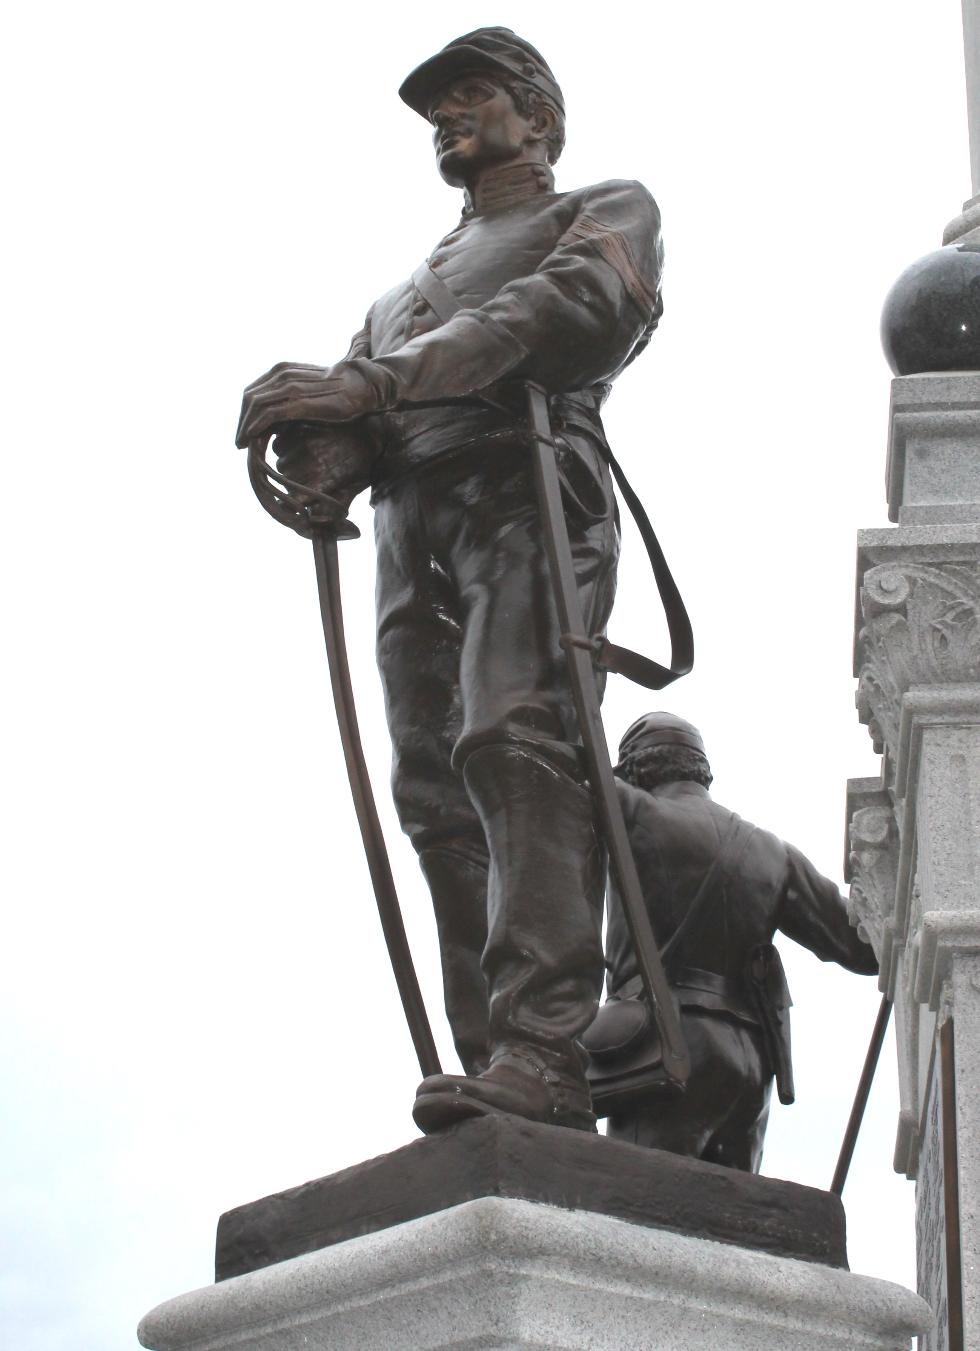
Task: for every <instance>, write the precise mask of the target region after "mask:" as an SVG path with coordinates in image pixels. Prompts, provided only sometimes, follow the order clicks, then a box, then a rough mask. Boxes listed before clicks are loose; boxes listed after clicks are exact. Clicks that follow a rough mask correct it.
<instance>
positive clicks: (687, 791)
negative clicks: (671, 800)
mask: <svg viewBox="0 0 980 1351" xmlns="http://www.w3.org/2000/svg"><path fill="white" fill-rule="evenodd" d="M649 791H650V792H651V793H652V794H653V796H654V797H710V796H711V794H710V793H709V792H708V790H707V788H705V787H703V785H702V784H700V783H694V782H693V781H692V780H691V779H681V780H680V781H675V782H674V783H658V784H657V786H656V787H655V788H651V789H650V790H649Z"/></svg>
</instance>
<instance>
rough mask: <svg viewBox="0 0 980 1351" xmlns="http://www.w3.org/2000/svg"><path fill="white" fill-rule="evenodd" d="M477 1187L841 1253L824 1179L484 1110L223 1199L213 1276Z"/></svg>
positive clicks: (840, 1233) (471, 1195)
mask: <svg viewBox="0 0 980 1351" xmlns="http://www.w3.org/2000/svg"><path fill="white" fill-rule="evenodd" d="M482 1196H504V1197H512V1198H517V1199H522V1200H526V1201H538V1202H543V1203H544V1204H547V1205H552V1206H561V1207H563V1208H564V1209H567V1210H589V1211H595V1212H598V1213H599V1214H603V1215H611V1216H613V1217H615V1218H617V1219H622V1220H628V1221H630V1222H631V1223H633V1224H639V1225H645V1226H648V1227H650V1228H655V1229H670V1230H673V1231H674V1232H676V1233H683V1234H692V1235H695V1236H696V1237H699V1238H707V1239H714V1240H716V1241H717V1242H720V1243H733V1244H737V1245H739V1246H740V1247H743V1248H755V1249H758V1250H760V1251H762V1252H768V1253H775V1254H778V1255H780V1256H783V1257H794V1258H799V1259H801V1260H802V1261H806V1262H819V1263H822V1264H824V1265H825V1266H833V1267H843V1268H845V1269H846V1267H847V1251H846V1246H845V1225H844V1209H843V1206H842V1205H841V1202H840V1200H839V1198H838V1197H836V1196H832V1195H831V1194H830V1193H829V1192H822V1191H818V1190H817V1189H816V1188H813V1187H803V1186H800V1185H799V1184H798V1183H795V1182H781V1181H779V1180H777V1179H775V1178H767V1177H759V1176H757V1175H755V1174H751V1173H743V1172H739V1171H737V1170H735V1169H731V1168H722V1167H719V1166H718V1165H716V1164H709V1163H701V1162H699V1161H697V1160H694V1159H688V1158H683V1157H681V1156H680V1155H676V1154H667V1153H664V1152H662V1151H660V1150H656V1149H642V1148H640V1147H639V1146H637V1145H630V1144H624V1143H621V1142H620V1141H617V1140H607V1139H605V1137H603V1136H599V1135H591V1134H589V1133H588V1132H585V1131H577V1130H567V1129H564V1128H562V1127H558V1126H541V1125H536V1124H534V1123H532V1122H528V1121H522V1120H520V1119H519V1118H518V1117H505V1116H492V1117H491V1116H487V1117H480V1118H474V1119H472V1120H469V1121H464V1122H462V1123H461V1124H460V1125H458V1126H455V1127H453V1128H452V1129H451V1130H448V1131H445V1132H442V1133H440V1134H438V1135H431V1136H426V1137H424V1138H422V1139H420V1140H414V1141H413V1142H412V1143H411V1144H408V1145H405V1146H404V1147H403V1148H401V1149H396V1150H394V1151H393V1152H392V1153H391V1154H384V1155H382V1156H381V1157H380V1158H377V1159H370V1160H368V1161H367V1162H366V1163H360V1164H357V1165H355V1166H354V1167H353V1168H345V1169H344V1170H343V1171H342V1172H339V1173H334V1174H333V1175H332V1176H330V1177H323V1178H318V1179H317V1180H316V1181H314V1182H306V1183H303V1184H302V1185H301V1186H299V1187H292V1188H290V1189H289V1190H288V1191H284V1192H279V1193H278V1194H277V1195H275V1196H267V1197H264V1198H263V1199H262V1200H260V1201H253V1202H251V1203H250V1204H248V1205H244V1206H239V1207H238V1208H237V1209H235V1210H230V1211H228V1212H227V1213H226V1214H224V1215H222V1216H221V1219H220V1220H219V1221H218V1234H217V1245H216V1253H215V1279H216V1280H218V1281H223V1280H227V1279H228V1278H229V1277H231V1276H241V1275H244V1274H245V1273H246V1272H249V1271H256V1270H258V1269H259V1268H261V1267H267V1266H271V1265H272V1264H273V1263H275V1262H282V1261H285V1260H287V1259H288V1258H291V1257H298V1256H300V1255H301V1254H302V1253H309V1252H315V1251H317V1250H318V1249H320V1248H326V1247H329V1246H330V1245H331V1244H334V1243H340V1242H343V1241H344V1240H345V1239H349V1238H355V1237H357V1236H359V1235H361V1234H371V1233H375V1232H377V1231H378V1230H380V1229H387V1228H388V1227H389V1226H391V1225H395V1224H401V1223H403V1222H404V1221H406V1220H414V1219H418V1218H419V1217H420V1216H422V1215H430V1214H432V1213H434V1212H435V1211H439V1210H447V1209H449V1208H450V1207H451V1206H457V1205H460V1204H462V1203H463V1202H465V1201H473V1200H475V1199H477V1198H478V1197H482Z"/></svg>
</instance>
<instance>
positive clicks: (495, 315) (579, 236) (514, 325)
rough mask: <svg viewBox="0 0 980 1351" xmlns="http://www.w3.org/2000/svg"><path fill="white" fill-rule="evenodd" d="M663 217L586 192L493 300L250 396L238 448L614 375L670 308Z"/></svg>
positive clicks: (611, 187)
mask: <svg viewBox="0 0 980 1351" xmlns="http://www.w3.org/2000/svg"><path fill="white" fill-rule="evenodd" d="M662 267H663V247H662V244H661V237H660V213H659V211H658V210H657V205H656V203H655V202H654V200H653V198H652V197H651V196H650V194H649V193H648V192H647V190H646V189H645V188H644V187H643V186H642V185H641V184H639V183H634V182H628V181H620V180H615V181H611V182H608V183H601V184H599V185H597V186H596V187H594V188H591V189H589V190H588V191H586V192H583V193H582V194H581V195H580V201H579V204H578V210H577V211H576V214H575V216H574V219H573V220H572V221H571V222H570V224H569V226H568V228H567V229H566V231H565V233H564V234H563V235H562V236H561V238H560V239H559V240H558V242H557V244H556V245H555V247H554V249H553V250H552V251H551V253H549V254H548V255H547V257H546V258H544V259H543V261H542V262H541V263H540V264H539V265H538V267H537V268H536V270H535V271H534V272H532V273H531V274H530V275H528V276H526V277H518V278H516V279H514V280H513V281H511V282H508V283H507V284H506V285H505V286H503V287H502V288H501V289H500V290H499V291H498V292H497V294H496V295H495V296H494V297H493V298H492V299H490V300H489V301H487V302H486V303H485V304H483V305H480V306H479V307H476V308H472V309H462V310H460V311H459V312H458V313H457V314H456V315H454V316H453V317H452V318H451V319H450V320H449V321H448V322H447V323H445V324H443V325H442V326H441V327H439V328H437V329H434V330H433V331H432V332H429V333H425V334H421V335H419V336H418V337H415V338H413V339H412V340H411V341H410V342H408V343H406V344H405V346H403V347H401V348H399V349H398V350H397V351H396V352H392V353H390V354H387V355H384V356H381V357H354V358H351V359H348V360H345V361H342V362H340V363H338V365H336V366H333V367H330V368H328V369H324V368H321V367H313V366H288V365H285V366H281V367H275V368H274V369H273V370H272V371H270V372H269V374H268V376H264V377H263V378H262V380H260V381H256V383H255V385H253V386H250V387H249V390H247V391H246V400H245V406H244V407H243V415H242V422H241V424H240V426H239V434H238V440H239V444H245V443H247V441H248V440H249V438H250V437H251V436H255V435H257V434H259V433H260V432H262V431H266V430H268V429H269V428H271V427H274V426H276V425H277V424H281V423H283V422H290V421H305V422H326V423H330V422H345V421H349V420H351V419H353V418H356V417H362V416H364V415H366V414H369V413H377V412H382V411H384V410H386V409H390V408H394V407H396V406H402V405H405V404H412V403H427V402H431V401H434V400H439V399H453V398H461V397H465V396H466V395H470V394H475V393H478V392H479V391H480V390H483V389H487V388H488V387H489V386H491V385H494V384H496V383H497V382H498V381H500V380H503V379H506V378H512V379H530V380H535V381H537V382H538V383H539V384H542V385H544V387H545V388H546V389H548V390H549V391H551V392H554V393H557V392H561V391H568V390H577V389H584V388H586V387H588V386H590V385H594V384H597V383H601V382H603V381H605V380H608V379H611V378H612V376H614V375H615V374H616V373H617V372H618V371H620V370H621V369H622V367H623V366H624V365H625V364H626V362H627V361H628V360H629V359H630V357H631V356H632V355H634V353H635V352H636V351H637V350H638V348H639V347H640V346H642V344H643V343H644V342H645V341H646V339H647V338H648V337H649V335H650V333H651V332H652V331H653V328H654V327H655V326H656V324H657V322H658V320H659V318H660V314H661V310H662V304H661V298H660V277H661V271H662Z"/></svg>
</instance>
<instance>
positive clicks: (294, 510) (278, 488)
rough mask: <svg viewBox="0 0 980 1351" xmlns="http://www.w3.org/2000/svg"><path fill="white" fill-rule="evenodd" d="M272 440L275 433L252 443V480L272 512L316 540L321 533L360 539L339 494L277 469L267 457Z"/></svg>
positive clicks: (292, 527) (249, 455) (301, 532)
mask: <svg viewBox="0 0 980 1351" xmlns="http://www.w3.org/2000/svg"><path fill="white" fill-rule="evenodd" d="M271 439H272V434H271V433H268V434H266V435H265V436H261V437H259V438H258V439H257V440H255V441H250V442H249V445H248V477H249V481H250V482H251V484H252V490H253V491H254V493H255V496H256V497H257V498H258V499H259V502H260V503H261V504H262V506H263V507H264V508H265V509H266V511H267V512H268V513H269V515H270V516H272V517H273V518H274V519H275V520H277V521H278V522H279V524H280V525H288V526H289V528H290V529H291V530H295V531H296V533H297V534H298V535H302V536H303V538H304V539H314V538H315V537H316V536H317V535H330V536H332V537H333V538H334V539H359V538H360V535H361V532H360V530H358V528H357V526H356V525H355V524H354V522H353V521H350V520H348V519H347V513H346V511H345V509H344V505H343V503H342V502H340V501H338V499H337V498H336V497H331V496H330V494H329V493H325V492H324V491H323V490H322V488H313V487H311V486H310V485H309V484H307V483H300V482H299V481H298V480H297V479H292V478H287V477H286V475H285V474H282V473H280V472H279V470H278V469H273V467H272V465H271V464H269V462H268V460H267V459H266V452H267V451H268V449H269V441H270V440H271Z"/></svg>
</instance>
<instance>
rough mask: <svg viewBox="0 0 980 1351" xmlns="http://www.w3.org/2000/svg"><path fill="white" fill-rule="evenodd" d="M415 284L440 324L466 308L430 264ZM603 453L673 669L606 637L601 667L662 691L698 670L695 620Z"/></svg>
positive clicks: (629, 491)
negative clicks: (644, 564)
mask: <svg viewBox="0 0 980 1351" xmlns="http://www.w3.org/2000/svg"><path fill="white" fill-rule="evenodd" d="M412 283H413V285H414V286H415V289H416V290H417V291H418V293H419V295H420V296H421V297H422V299H423V300H424V301H425V302H426V303H427V304H428V305H429V307H430V308H431V309H432V312H433V313H434V314H435V316H436V318H437V319H438V320H439V321H440V323H443V324H447V323H448V322H449V320H450V319H452V317H453V316H454V315H455V314H458V313H459V311H460V310H461V309H462V308H463V306H462V305H461V304H460V303H459V301H458V300H457V299H456V297H455V296H454V295H453V293H452V291H451V290H450V289H449V287H448V286H447V285H446V283H445V282H444V281H443V280H442V279H441V278H440V277H437V276H436V274H435V272H433V270H432V268H431V267H430V266H429V264H428V263H427V262H426V263H422V264H421V265H420V266H419V267H417V268H416V269H415V272H414V273H413V274H412ZM602 453H603V456H604V458H605V459H606V461H607V463H608V465H609V468H610V470H611V471H612V475H613V478H614V479H615V480H616V484H617V486H618V488H619V491H620V492H621V493H622V495H623V500H624V501H625V503H626V505H627V506H628V507H629V509H630V515H631V516H632V517H633V520H634V521H635V522H636V526H637V529H638V530H639V532H640V538H641V539H642V540H643V545H644V548H645V549H646V551H647V557H648V558H649V560H650V567H651V568H652V570H653V577H654V581H655V582H656V583H657V591H658V593H659V595H660V601H661V604H662V605H663V607H664V615H665V617H666V619H667V635H668V637H669V639H670V665H669V666H662V665H661V664H660V662H657V661H653V660H652V659H651V658H650V657H645V656H643V655H642V653H640V652H634V651H633V650H632V649H631V648H628V647H620V646H619V644H618V643H611V642H610V641H609V639H608V638H605V637H603V638H597V639H596V640H595V642H594V651H595V663H596V665H597V666H598V667H600V668H601V669H602V670H603V671H612V672H614V673H615V674H616V675H623V676H626V678H627V680H632V681H633V682H634V684H637V685H642V686H643V687H644V688H645V689H648V690H662V689H663V688H664V687H665V686H667V685H670V684H672V682H673V681H675V680H677V679H678V678H679V677H680V676H683V675H687V673H688V672H689V671H690V670H691V668H692V667H693V666H694V633H693V630H692V628H691V620H690V618H689V616H688V613H687V609H686V607H685V605H684V601H683V599H682V598H681V593H680V591H679V590H678V587H677V583H676V582H675V581H674V578H673V574H672V573H671V571H670V567H669V565H668V563H667V559H666V558H665V557H664V551H663V549H662V548H661V547H660V541H659V540H658V539H657V536H656V534H655V532H654V529H653V526H652V525H651V523H650V518H649V516H648V515H647V513H646V510H645V509H644V506H643V503H642V502H641V501H640V499H639V497H637V495H636V493H635V492H634V490H633V488H632V486H631V485H630V482H629V480H628V479H627V477H626V475H625V474H624V473H623V469H622V466H621V465H620V463H619V461H618V460H617V459H616V457H615V456H614V455H613V453H612V451H611V450H609V448H608V447H605V448H604V449H603V452H602Z"/></svg>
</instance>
